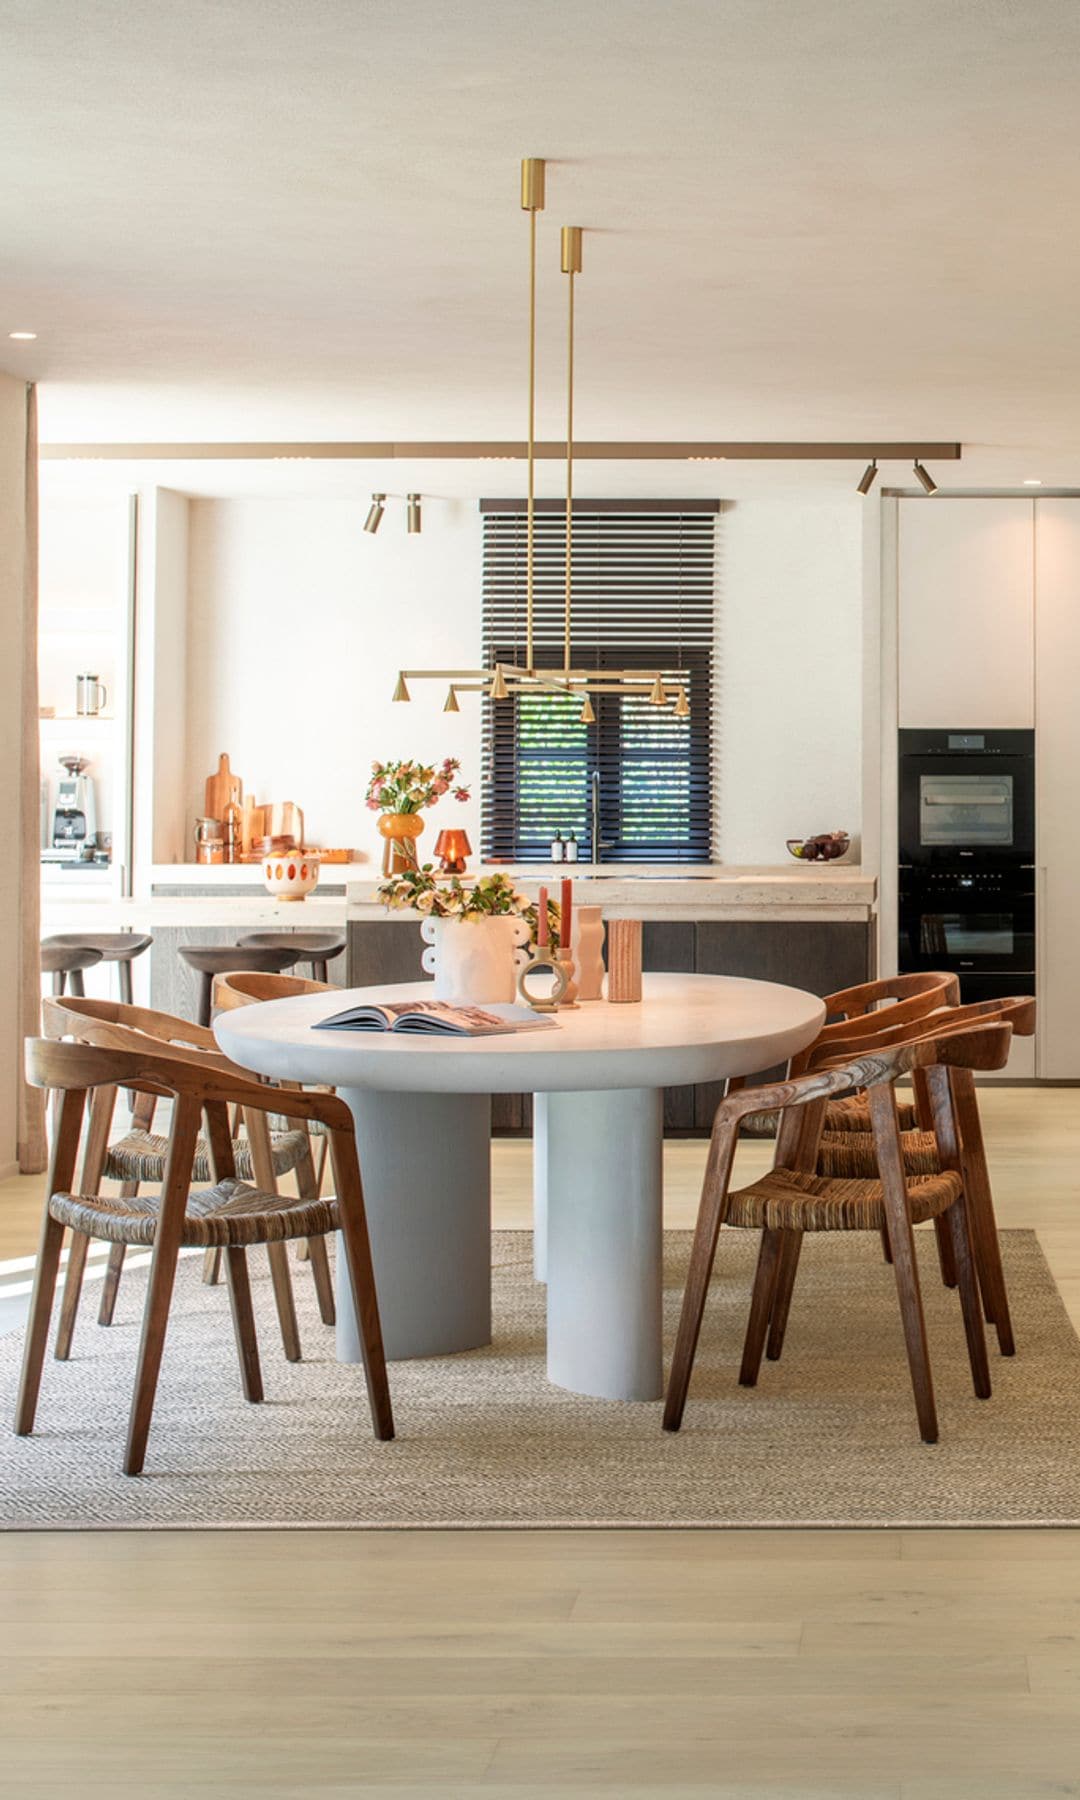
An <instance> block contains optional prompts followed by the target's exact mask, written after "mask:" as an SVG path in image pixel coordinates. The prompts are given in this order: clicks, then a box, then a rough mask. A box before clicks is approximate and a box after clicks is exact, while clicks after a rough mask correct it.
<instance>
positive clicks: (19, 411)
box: [0, 374, 26, 1178]
mask: <svg viewBox="0 0 1080 1800" xmlns="http://www.w3.org/2000/svg"><path fill="white" fill-rule="evenodd" d="M25 481H26V383H25V381H20V380H18V379H17V378H16V377H15V376H13V375H4V374H0V812H2V815H3V818H4V819H5V821H6V824H7V830H8V841H9V846H14V848H15V851H16V853H17V851H18V845H19V818H20V772H21V767H22V749H21V742H20V737H21V731H22V659H23V629H22V626H23V570H24V557H25V554H26V485H25ZM0 929H2V931H3V938H4V944H5V946H6V953H5V955H4V956H3V957H0V1178H2V1177H3V1176H5V1175H10V1174H12V1173H13V1172H14V1170H15V1168H16V1166H17V1161H16V1159H17V1149H18V1070H19V1066H20V1063H21V1059H22V1044H21V1037H22V1033H21V1029H20V1019H19V955H18V945H19V938H20V881H19V872H18V869H17V868H16V869H12V868H9V869H8V870H7V872H6V875H5V878H4V880H3V881H0Z"/></svg>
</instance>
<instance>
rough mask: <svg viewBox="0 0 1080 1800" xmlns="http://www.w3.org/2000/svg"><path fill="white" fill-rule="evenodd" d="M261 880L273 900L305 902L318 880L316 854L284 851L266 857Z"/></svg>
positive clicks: (315, 852)
mask: <svg viewBox="0 0 1080 1800" xmlns="http://www.w3.org/2000/svg"><path fill="white" fill-rule="evenodd" d="M263 880H264V881H265V883H266V889H267V892H268V893H269V894H272V895H273V897H274V899H275V900H305V899H306V898H307V896H308V895H309V894H310V893H311V891H312V889H313V888H314V887H315V886H316V885H317V883H318V880H319V856H318V852H317V851H311V850H286V851H284V852H281V853H278V854H276V855H274V856H268V857H267V858H266V860H265V861H264V863H263Z"/></svg>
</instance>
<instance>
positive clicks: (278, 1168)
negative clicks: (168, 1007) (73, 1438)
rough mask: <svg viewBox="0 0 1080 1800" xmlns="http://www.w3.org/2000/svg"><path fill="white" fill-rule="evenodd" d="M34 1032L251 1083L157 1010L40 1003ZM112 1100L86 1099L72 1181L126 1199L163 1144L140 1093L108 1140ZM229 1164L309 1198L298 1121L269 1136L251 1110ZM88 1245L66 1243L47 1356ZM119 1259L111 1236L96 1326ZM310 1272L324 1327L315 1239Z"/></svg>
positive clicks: (313, 1185)
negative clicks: (146, 1050)
mask: <svg viewBox="0 0 1080 1800" xmlns="http://www.w3.org/2000/svg"><path fill="white" fill-rule="evenodd" d="M42 1030H43V1032H44V1035H45V1036H46V1037H47V1038H49V1039H50V1040H59V1039H62V1038H73V1039H75V1040H76V1041H77V1042H80V1043H85V1044H92V1045H97V1046H98V1047H100V1048H103V1049H130V1048H133V1047H136V1048H137V1047H141V1046H142V1044H143V1043H144V1041H148V1042H149V1043H150V1044H152V1045H155V1046H157V1047H158V1048H159V1049H162V1050H167V1049H168V1048H169V1047H170V1046H178V1047H182V1048H184V1049H186V1050H188V1051H190V1052H192V1053H193V1054H195V1055H198V1056H201V1057H202V1058H203V1059H204V1060H205V1061H206V1062H207V1064H208V1066H211V1067H214V1068H216V1069H218V1070H219V1071H221V1072H222V1073H225V1074H227V1073H230V1072H231V1073H234V1074H236V1075H238V1076H241V1077H243V1078H244V1079H251V1078H250V1077H249V1076H248V1075H247V1072H246V1071H245V1070H242V1069H238V1068H236V1065H235V1064H233V1063H231V1062H230V1061H229V1059H228V1057H226V1056H224V1055H223V1054H222V1052H221V1051H220V1050H219V1049H218V1046H217V1041H216V1039H215V1038H214V1036H213V1034H212V1032H210V1031H208V1030H207V1029H206V1028H205V1027H204V1026H201V1025H195V1024H193V1023H192V1022H191V1020H189V1019H177V1018H174V1017H173V1016H172V1015H171V1014H169V1013H161V1012H156V1011H154V1010H153V1009H151V1008H150V1007H143V1006H126V1005H124V1004H123V1002H120V1001H115V1000H75V999H69V998H65V999H62V1000H61V999H48V1000H45V1001H43V1002H42ZM116 1098H117V1096H116V1092H115V1090H112V1091H109V1090H102V1091H101V1092H99V1093H97V1094H95V1096H94V1102H93V1105H92V1107H91V1112H90V1124H89V1129H88V1133H87V1142H86V1151H85V1156H84V1159H83V1166H82V1176H81V1180H82V1184H83V1186H85V1187H86V1189H87V1191H88V1192H90V1193H97V1191H98V1188H99V1186H100V1184H101V1182H102V1181H103V1180H106V1181H117V1182H119V1183H120V1193H121V1196H122V1197H123V1198H124V1199H129V1200H130V1199H134V1198H135V1197H136V1196H137V1195H138V1194H139V1192H140V1189H141V1188H143V1187H144V1186H145V1185H146V1184H148V1183H149V1184H150V1185H153V1186H159V1187H160V1186H162V1184H163V1183H164V1180H165V1169H166V1164H167V1160H168V1139H167V1138H166V1137H163V1136H161V1135H159V1134H157V1133H155V1132H154V1130H153V1122H154V1111H155V1108H156V1106H157V1096H155V1095H154V1094H153V1093H146V1094H139V1095H137V1096H136V1097H135V1104H134V1107H133V1110H132V1119H131V1126H130V1129H129V1130H128V1131H127V1132H126V1133H125V1134H124V1135H123V1136H122V1137H121V1138H119V1139H118V1140H116V1141H115V1142H112V1143H110V1141H109V1139H110V1135H111V1130H112V1121H113V1113H114V1109H115V1106H116ZM241 1123H242V1124H243V1126H244V1127H245V1135H243V1136H241V1135H240V1129H239V1128H240V1125H241ZM233 1162H234V1165H235V1167H236V1170H237V1173H238V1174H239V1176H240V1178H241V1179H243V1180H254V1181H256V1182H257V1183H258V1184H259V1187H260V1188H261V1189H264V1190H268V1189H272V1188H274V1187H276V1185H277V1181H278V1179H279V1177H280V1176H282V1175H285V1174H287V1173H289V1172H293V1173H294V1174H295V1178H296V1182H297V1187H298V1189H299V1191H300V1195H301V1197H302V1198H307V1199H311V1198H315V1197H317V1193H318V1184H317V1181H316V1176H315V1168H314V1164H313V1162H312V1158H311V1144H310V1140H309V1138H308V1135H307V1132H306V1131H305V1130H304V1129H302V1128H301V1127H300V1126H299V1125H295V1126H291V1127H287V1128H285V1129H283V1130H280V1131H277V1130H273V1129H272V1128H271V1125H270V1123H269V1122H268V1119H267V1116H266V1115H265V1114H262V1113H258V1112H254V1113H251V1114H250V1115H247V1116H245V1118H244V1119H243V1120H242V1121H241V1120H239V1119H236V1120H234V1121H233ZM209 1178H210V1152H209V1145H208V1143H207V1141H206V1139H205V1137H202V1136H200V1137H198V1138H197V1139H196V1145H195V1154H194V1160H193V1165H192V1179H193V1180H194V1181H207V1180H209ZM88 1247H89V1246H88V1241H87V1239H86V1238H85V1237H83V1238H81V1239H80V1238H79V1237H78V1236H76V1237H74V1238H73V1239H72V1242H71V1246H70V1248H69V1252H68V1266H67V1273H66V1277H65V1282H64V1297H63V1301H62V1304H61V1308H60V1324H59V1328H58V1330H57V1336H56V1355H57V1357H58V1359H59V1360H60V1361H61V1362H64V1361H66V1360H67V1358H68V1357H69V1356H70V1354H71V1342H72V1335H73V1332H74V1329H75V1320H76V1317H77V1314H78V1308H79V1300H80V1296H81V1293H82V1283H83V1274H84V1271H85V1266H86V1253H87V1249H88ZM125 1255H126V1246H125V1244H124V1243H123V1242H122V1241H120V1240H117V1241H116V1242H114V1243H113V1244H112V1246H111V1248H110V1251H109V1261H108V1267H107V1269H106V1273H105V1279H104V1282H103V1284H102V1296H101V1304H100V1308H99V1311H98V1323H99V1324H100V1325H111V1323H112V1319H113V1313H114V1310H115V1306H116V1296H117V1290H118V1288H119V1285H120V1277H121V1274H122V1272H123V1266H124V1257H125ZM267 1256H268V1258H269V1260H270V1271H271V1275H272V1277H273V1283H274V1298H275V1301H276V1304H277V1310H278V1320H279V1324H280V1328H281V1340H282V1345H283V1348H284V1351H285V1355H286V1357H287V1358H288V1360H289V1361H290V1362H299V1360H300V1354H301V1350H300V1328H299V1324H298V1322H297V1317H296V1304H295V1301H294V1298H293V1291H292V1282H291V1279H290V1276H289V1264H288V1257H287V1254H286V1251H285V1249H284V1247H283V1246H282V1245H281V1244H278V1243H275V1242H271V1243H270V1244H269V1245H268V1247H267ZM219 1262H220V1252H219V1250H218V1249H216V1248H213V1247H212V1248H210V1249H209V1250H208V1252H207V1267H206V1271H205V1272H206V1274H207V1276H208V1278H210V1279H214V1278H215V1277H216V1274H217V1266H218V1264H219ZM311 1268H312V1279H313V1280H314V1282H315V1289H316V1295H317V1298H318V1302H319V1310H320V1314H321V1316H322V1319H323V1322H324V1323H325V1324H329V1325H332V1324H333V1323H334V1284H333V1278H332V1276H331V1272H330V1263H329V1259H328V1257H327V1253H326V1244H325V1242H324V1241H321V1240H320V1242H319V1243H318V1244H317V1245H316V1246H315V1247H314V1249H313V1251H312V1255H311Z"/></svg>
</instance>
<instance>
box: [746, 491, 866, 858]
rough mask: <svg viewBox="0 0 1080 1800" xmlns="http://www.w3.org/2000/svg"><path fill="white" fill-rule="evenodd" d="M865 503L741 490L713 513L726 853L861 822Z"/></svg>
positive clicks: (753, 853)
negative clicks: (750, 495) (743, 494)
mask: <svg viewBox="0 0 1080 1800" xmlns="http://www.w3.org/2000/svg"><path fill="white" fill-rule="evenodd" d="M861 506H862V502H861V500H860V499H859V497H858V495H853V496H852V497H851V498H850V499H849V498H847V497H845V498H843V499H841V500H835V499H829V500H819V499H813V500H805V501H795V500H776V501H772V500H748V501H738V502H735V503H733V504H732V505H731V507H730V508H729V507H725V508H724V511H723V513H722V515H721V523H720V569H719V580H718V584H717V602H718V624H717V658H716V665H717V666H716V688H717V703H716V744H717V772H718V783H717V841H716V848H717V853H718V855H719V857H720V859H721V860H722V861H723V862H732V863H780V862H784V861H786V858H787V852H786V850H785V849H784V839H785V838H789V837H798V836H801V835H808V834H810V833H813V832H818V831H832V830H843V831H850V832H851V834H852V837H853V838H854V837H856V835H857V833H858V832H859V830H860V826H861V805H860V800H861V766H860V761H861V748H860V743H861V729H862V721H861V711H862V681H863V671H862V514H861V510H860V509H861ZM856 848H857V846H856Z"/></svg>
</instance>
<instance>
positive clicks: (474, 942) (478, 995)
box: [420, 914, 529, 1006]
mask: <svg viewBox="0 0 1080 1800" xmlns="http://www.w3.org/2000/svg"><path fill="white" fill-rule="evenodd" d="M420 935H421V937H422V938H423V940H424V942H425V944H426V945H427V946H428V947H427V949H426V950H425V951H424V954H423V956H422V957H421V959H420V961H421V966H422V968H423V969H424V970H425V971H426V972H427V974H429V975H434V977H435V983H434V997H435V999H436V1000H452V1001H469V1002H471V1003H473V1004H475V1005H478V1006H482V1005H483V1004H484V1002H485V1001H487V1002H488V1003H489V1004H490V1003H494V1002H496V1001H512V1000H514V999H516V997H517V978H518V971H519V969H521V968H523V967H524V965H525V963H526V962H527V961H528V952H527V951H526V950H525V948H524V946H525V945H526V944H527V943H528V941H529V927H528V925H527V924H526V923H525V920H524V919H519V918H516V917H514V916H513V915H512V914H507V915H505V916H503V917H500V918H493V919H432V918H427V919H424V920H422V922H421V925H420Z"/></svg>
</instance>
